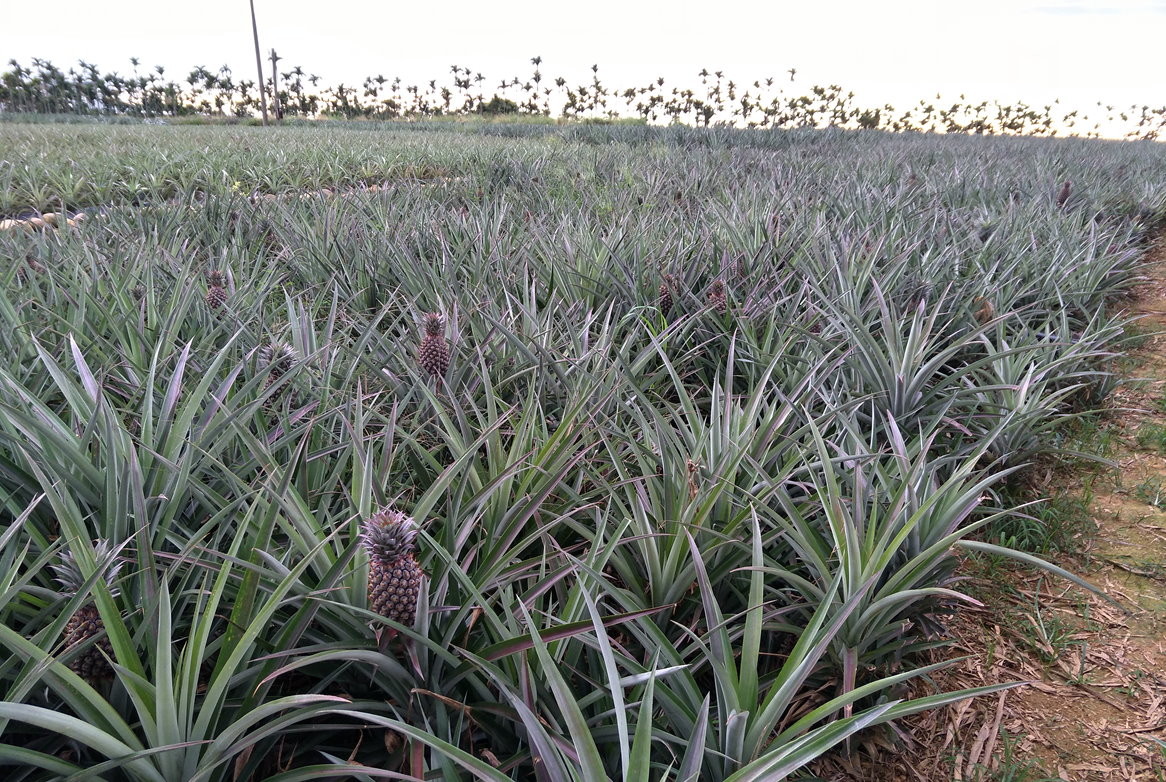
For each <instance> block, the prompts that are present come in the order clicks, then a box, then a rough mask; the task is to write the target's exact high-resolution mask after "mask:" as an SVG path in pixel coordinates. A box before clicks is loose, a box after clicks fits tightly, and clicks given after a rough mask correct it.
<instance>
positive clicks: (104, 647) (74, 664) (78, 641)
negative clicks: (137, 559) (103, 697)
mask: <svg viewBox="0 0 1166 782" xmlns="http://www.w3.org/2000/svg"><path fill="white" fill-rule="evenodd" d="M93 553H94V555H95V556H96V558H97V561H98V562H99V563H102V562H105V561H106V560H107V559H109V554H110V545H109V541H106V540H99V541H97V542H96V544H95V546H94V549H93ZM50 567H51V568H52V570H53V573H54V574H55V576H56V581H57V583H58V584H60V585H61V589H62V591H63V592H64V594H65V596H66V597H71V596H73V595H75V594H77V592H78V591H80V589H81V587H82V586H83V585H84V584H85V576H84V575H83V574H82V572H81V568H80V567H79V566H78V564H77V560H76V558H75V557H74V555H73V552H72V551H65V552H63V553H62V554H61V561H60V563H59V564H56V565H51V566H50ZM120 569H121V563H120V562H119V563H117V564H115V565H113V566H112V567H110V568H109V569H108V570H107V571H106V572H105V576H104V579H105V585H106V586H107V587H108V588H109V591H110V592H111V593H112V594H114V595H116V594H117V589H116V587H115V586H114V583H113V582H114V579H115V578H117V573H118V570H120ZM104 630H105V624H104V623H103V622H102V621H101V614H100V613H98V611H97V606H96V605H94V604H93V603H92V602H90V603H86V604H84V605H83V606H81V607H80V608H78V609H77V611H76V612H74V613H73V615H72V616H70V617H69V621H68V622H67V623H66V624H65V649H66V650H69V649H73V648H74V647H76V646H80V645H82V644H85V643H86V642H88V641H89V640H90V639H92V638H94V637H95V636H97V635H99V634H101V633H102V632H103V631H104ZM103 652H104V654H102V653H103ZM106 655H108V656H110V657H112V656H113V646H112V645H110V643H109V638H107V637H105V636H102V637H101V638H100V639H99V640H98V641H97V642H96V643H94V644H92V645H91V646H89V648H87V649H85V650H84V651H83V652H82V653H81V654H78V655H77V656H75V657H74V658H73V659H72V660H70V661H69V669H70V670H71V671H73V673H75V674H77V675H78V676H80V677H81V678H82V679H84V680H85V681H86V682H88V683H89V684H91V685H93V684H96V683H97V682H98V681H100V680H101V679H105V678H108V677H109V676H111V675H113V668H112V667H110V664H109V661H108V660H107V659H106Z"/></svg>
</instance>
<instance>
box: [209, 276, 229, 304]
mask: <svg viewBox="0 0 1166 782" xmlns="http://www.w3.org/2000/svg"><path fill="white" fill-rule="evenodd" d="M206 281H207V291H206V303H207V306H208V307H210V308H211V309H212V310H217V309H218V308H219V307H221V306H223V305H224V304H226V303H227V288H226V285H225V283H226V280H224V278H223V273H222V272H219V271H212V272H210V273H208V274H207V276H206Z"/></svg>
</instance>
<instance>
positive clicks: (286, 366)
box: [259, 342, 296, 377]
mask: <svg viewBox="0 0 1166 782" xmlns="http://www.w3.org/2000/svg"><path fill="white" fill-rule="evenodd" d="M295 360H296V353H295V351H294V350H292V348H291V346H290V345H288V344H287V343H285V342H269V343H267V344H266V345H263V346H262V347H260V348H259V366H260V367H263V368H265V369H267V371H268V372H270V373H271V374H272V375H273V376H275V377H283V376H284V375H285V374H287V373H288V371H289V370H290V369H291V368H292V364H293V363H294V362H295Z"/></svg>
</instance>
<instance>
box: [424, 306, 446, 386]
mask: <svg viewBox="0 0 1166 782" xmlns="http://www.w3.org/2000/svg"><path fill="white" fill-rule="evenodd" d="M421 322H422V326H423V328H424V329H425V336H423V337H422V338H421V344H420V345H419V346H418V348H417V363H418V364H420V365H421V368H422V369H424V370H425V371H426V372H428V373H429V374H431V375H433V376H434V377H441V376H442V375H444V374H445V372H446V370H447V369H449V345H447V344H446V341H445V333H444V331H445V318H444V317H443V316H442V315H441V313H439V312H428V313H426V314H425V316H424V317H423V318H422V321H421Z"/></svg>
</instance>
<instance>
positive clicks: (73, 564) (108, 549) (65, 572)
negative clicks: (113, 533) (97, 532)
mask: <svg viewBox="0 0 1166 782" xmlns="http://www.w3.org/2000/svg"><path fill="white" fill-rule="evenodd" d="M112 550H113V546H111V545H110V543H109V541H108V540H106V539H105V538H100V539H98V540H96V541H94V543H93V556H94V559H96V560H97V567H98V569H100V568H103V567H105V564H106V562H108V561H109V560H110V558H111V554H112ZM121 566H122V563H121V562H115V563H114V564H113V565H112V566H110V567H108V568H106V570H105V573H104V575H103V578H104V580H105V586H106V587H107V588H108V589H109V591H110V593H112V594H113V595H116V594H117V593H118V589H117V587H116V586H114V583H113V582H114V579H116V578H117V574H118V572H119V571H120V570H121ZM49 567H50V568H51V569H52V571H53V573H54V575H55V578H54V580H55V581H56V582H57V583H58V584H60V585H61V588H62V589H63V590H64V591H65V592H67V593H68V594H70V595H73V594H76V593H77V592H79V591H80V590H81V587H82V586H84V584H85V576H84V575H83V574H82V572H81V567H80V565H78V564H77V558H76V556H75V555H74V554H73V551H72V550H68V551H62V552H61V562H60V564H57V565H50V566H49Z"/></svg>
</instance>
